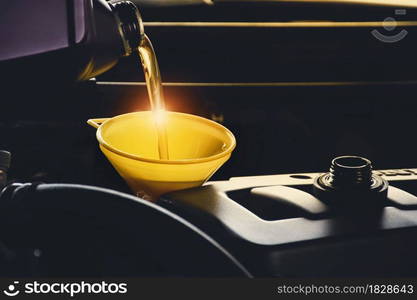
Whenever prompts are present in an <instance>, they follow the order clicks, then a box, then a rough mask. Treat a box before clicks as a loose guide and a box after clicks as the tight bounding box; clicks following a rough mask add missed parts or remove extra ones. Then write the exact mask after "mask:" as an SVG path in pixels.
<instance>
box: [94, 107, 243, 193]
mask: <svg viewBox="0 0 417 300" xmlns="http://www.w3.org/2000/svg"><path fill="white" fill-rule="evenodd" d="M165 122H166V130H167V136H168V151H169V158H170V159H169V160H160V159H159V153H158V140H157V133H156V129H155V123H154V120H153V115H152V112H151V111H141V112H134V113H128V114H123V115H119V116H116V117H113V118H109V119H91V120H88V121H87V123H88V124H89V125H91V126H93V127H95V128H97V140H98V141H99V143H100V149H101V151H102V152H103V153H104V155H105V156H106V157H107V158H108V160H109V161H110V163H111V164H112V165H113V167H114V168H115V169H116V170H117V172H118V173H119V174H120V176H122V177H123V178H124V180H125V181H126V182H127V183H128V185H129V186H130V188H131V189H132V191H133V192H134V193H136V194H138V195H141V194H143V192H145V193H146V194H148V195H150V196H151V197H152V199H156V198H157V197H159V196H160V195H161V194H164V193H167V192H171V191H174V190H180V189H185V188H190V187H195V186H200V185H202V184H203V183H204V182H205V181H207V180H208V179H209V178H210V177H211V176H212V175H213V174H214V172H216V171H217V170H218V169H219V168H220V167H221V166H222V165H223V164H224V163H225V162H226V161H227V160H228V159H229V157H230V155H231V153H232V151H233V149H234V148H235V146H236V140H235V138H234V136H233V134H232V133H231V132H230V131H229V130H228V129H227V128H225V127H224V126H222V125H220V124H218V123H216V122H213V121H211V120H208V119H205V118H202V117H198V116H194V115H189V114H183V113H177V112H166V120H165Z"/></svg>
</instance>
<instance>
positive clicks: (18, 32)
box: [0, 0, 144, 83]
mask: <svg viewBox="0 0 417 300" xmlns="http://www.w3.org/2000/svg"><path fill="white" fill-rule="evenodd" d="M143 36H144V32H143V24H142V20H141V16H140V14H139V11H138V9H137V7H136V6H135V5H134V4H133V3H132V2H130V1H123V0H122V1H120V0H119V1H110V2H107V1H105V0H42V1H33V0H13V1H6V2H5V3H2V11H1V12H0V44H1V45H2V46H1V47H0V77H1V78H2V81H3V83H16V81H21V80H22V78H23V79H27V80H28V81H29V80H30V81H38V82H41V81H43V82H45V81H48V82H49V83H50V82H51V80H52V81H57V82H58V81H71V80H73V81H77V80H78V81H80V80H86V79H89V78H92V77H95V76H97V75H99V74H101V73H103V72H105V71H106V70H108V69H110V68H111V67H112V66H114V65H115V64H116V63H117V61H118V59H119V58H121V57H123V56H128V55H130V54H131V53H132V52H133V51H135V50H136V49H137V47H138V45H139V44H140V42H141V39H142V37H143Z"/></svg>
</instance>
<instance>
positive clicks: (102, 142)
mask: <svg viewBox="0 0 417 300" xmlns="http://www.w3.org/2000/svg"><path fill="white" fill-rule="evenodd" d="M150 112H152V111H149V110H145V111H136V112H131V113H126V114H121V115H117V116H115V117H112V118H109V119H108V120H106V121H105V122H103V123H102V124H101V125H100V127H99V128H98V129H97V133H96V137H97V140H98V142H99V143H100V145H101V146H103V147H104V148H106V149H107V150H109V151H111V152H113V153H115V154H118V155H120V156H123V157H126V158H130V159H133V160H137V161H142V162H149V163H156V164H172V165H181V164H198V163H203V162H208V161H213V160H216V159H220V158H222V157H225V156H227V155H229V154H231V153H232V151H233V150H234V149H235V147H236V138H235V136H234V135H233V133H232V132H231V131H230V130H229V129H227V128H226V127H225V126H223V125H221V124H219V123H217V122H215V121H212V120H209V119H207V118H203V117H200V116H196V115H192V114H186V113H181V112H174V111H166V112H167V114H172V115H181V116H182V117H185V118H188V119H197V120H199V121H203V122H205V123H208V124H211V125H212V126H215V127H217V128H220V129H221V130H224V131H225V133H226V135H227V136H228V137H229V139H230V145H229V146H228V147H227V148H226V149H225V150H223V151H222V152H220V153H217V154H215V155H211V156H206V157H202V158H192V159H176V160H169V159H154V158H146V157H142V156H139V155H135V154H131V153H127V152H124V151H122V150H118V149H116V148H114V147H113V146H111V145H110V144H109V143H107V142H106V141H105V140H104V138H103V137H102V135H101V130H102V128H103V126H106V125H105V124H109V123H108V122H112V121H113V122H114V121H116V120H117V119H121V118H123V117H126V116H127V115H136V114H142V113H150Z"/></svg>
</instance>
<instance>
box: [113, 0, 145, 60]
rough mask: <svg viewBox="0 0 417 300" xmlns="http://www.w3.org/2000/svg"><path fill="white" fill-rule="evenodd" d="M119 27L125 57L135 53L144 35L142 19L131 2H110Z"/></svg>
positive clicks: (115, 0) (120, 0)
mask: <svg viewBox="0 0 417 300" xmlns="http://www.w3.org/2000/svg"><path fill="white" fill-rule="evenodd" d="M109 5H110V7H111V8H112V12H113V13H114V15H115V17H116V21H117V25H118V27H119V32H120V36H121V38H122V42H123V47H124V54H123V55H124V56H129V55H130V54H132V52H133V51H135V50H136V49H137V48H138V47H139V45H140V43H141V41H142V39H143V37H144V35H145V32H144V28H143V22H142V17H141V15H140V13H139V10H138V8H137V7H136V5H135V4H133V3H132V2H131V1H125V0H113V1H110V2H109Z"/></svg>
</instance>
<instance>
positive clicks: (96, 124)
mask: <svg viewBox="0 0 417 300" xmlns="http://www.w3.org/2000/svg"><path fill="white" fill-rule="evenodd" d="M108 119H109V118H103V119H90V120H88V121H87V124H88V125H90V126H93V127H94V128H96V129H97V128H99V127H100V125H101V124H102V123H104V122H106V121H107V120H108Z"/></svg>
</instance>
